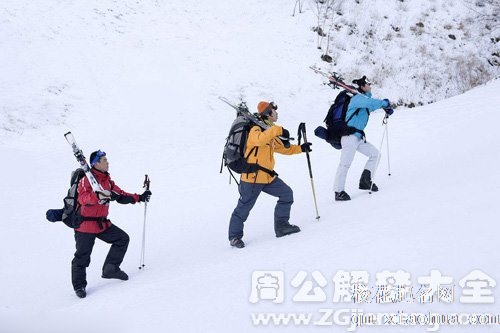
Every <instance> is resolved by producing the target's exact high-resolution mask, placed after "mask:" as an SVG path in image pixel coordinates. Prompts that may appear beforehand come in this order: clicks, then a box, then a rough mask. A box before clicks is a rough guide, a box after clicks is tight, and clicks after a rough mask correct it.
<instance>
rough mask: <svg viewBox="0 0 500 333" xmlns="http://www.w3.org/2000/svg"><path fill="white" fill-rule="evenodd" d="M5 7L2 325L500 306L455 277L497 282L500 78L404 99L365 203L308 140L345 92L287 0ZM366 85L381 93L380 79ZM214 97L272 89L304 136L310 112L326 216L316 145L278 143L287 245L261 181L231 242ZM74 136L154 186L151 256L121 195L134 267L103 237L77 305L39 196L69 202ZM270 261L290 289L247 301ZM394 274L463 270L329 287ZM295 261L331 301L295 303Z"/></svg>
mask: <svg viewBox="0 0 500 333" xmlns="http://www.w3.org/2000/svg"><path fill="white" fill-rule="evenodd" d="M7 3H8V4H9V5H8V6H7V7H5V8H3V9H2V10H3V11H2V15H3V16H2V17H3V20H2V22H1V24H4V25H6V26H10V25H12V26H15V27H16V29H12V30H7V31H9V32H10V34H9V33H4V34H5V36H4V37H5V38H3V40H4V41H5V42H4V43H5V44H7V46H8V48H4V49H5V52H3V54H2V55H1V57H2V59H3V61H0V63H1V66H2V67H1V71H2V73H3V74H2V76H3V78H2V79H1V81H0V82H1V85H0V88H1V90H0V98H2V108H3V111H4V112H2V113H1V116H2V118H1V119H2V130H1V132H0V155H1V156H2V167H1V168H0V170H1V171H2V172H1V174H2V175H3V176H2V182H1V183H2V185H3V188H4V190H3V191H2V193H3V194H2V200H1V201H0V211H2V212H3V213H4V218H3V221H4V222H3V225H2V228H3V233H2V234H3V235H4V237H3V240H2V242H0V253H1V255H0V264H1V266H0V267H1V270H0V295H1V297H0V332H2V333H3V332H9V333H10V332H11V333H16V332H22V333H26V332H34V331H36V332H56V333H58V332H68V331H72V332H80V331H81V332H84V331H85V332H88V331H91V330H93V331H94V332H104V331H109V330H110V329H113V330H117V331H118V330H121V332H126V333H129V332H137V331H142V332H152V333H156V332H201V331H204V332H230V331H232V330H239V331H241V332H253V331H265V332H274V331H287V332H296V331H311V330H314V331H316V330H317V331H321V330H323V331H327V330H328V331H334V332H337V331H338V332H342V331H346V327H341V326H337V325H335V326H328V327H321V326H319V325H313V324H312V323H311V324H310V325H294V324H288V325H278V327H277V326H274V325H272V324H268V325H260V326H258V325H255V324H253V323H252V320H251V318H252V317H251V315H252V314H255V313H268V312H275V313H313V314H314V318H315V319H316V320H318V319H319V318H320V317H321V313H319V309H325V308H327V309H334V310H338V309H345V308H349V309H363V310H364V311H371V312H397V311H405V312H424V313H426V312H428V311H433V312H440V313H455V312H459V313H475V312H481V313H492V314H500V309H499V307H498V305H497V304H498V299H499V298H500V293H499V292H498V287H496V289H495V288H492V290H493V295H494V297H495V298H496V302H495V303H494V304H477V305H474V304H462V303H461V302H460V300H459V298H460V296H462V292H463V289H462V288H461V287H460V285H459V281H460V280H461V279H462V278H464V277H466V276H467V275H468V274H469V273H470V272H471V271H473V270H475V269H478V270H481V271H483V272H484V273H486V274H487V275H488V276H489V277H491V278H492V279H494V280H496V281H500V268H499V267H498V266H497V263H498V261H499V259H500V256H499V254H498V249H497V247H498V246H497V233H498V231H499V228H498V226H497V222H496V219H497V218H498V215H499V213H500V208H499V206H498V204H497V201H498V195H497V193H498V191H499V190H500V182H499V181H498V170H497V165H498V157H497V156H496V153H497V152H498V151H499V150H500V144H499V140H498V139H499V135H498V131H497V124H498V123H499V120H500V116H499V115H498V105H499V103H500V96H499V94H498V91H499V90H500V81H498V80H496V81H492V82H489V83H488V84H486V85H485V86H481V87H478V88H475V89H473V90H472V91H470V92H468V93H466V94H464V95H460V96H456V97H453V98H450V99H447V100H443V101H440V102H438V103H435V104H431V105H428V106H425V107H420V108H416V109H403V108H400V109H398V110H397V111H396V113H395V114H394V116H393V117H391V119H390V121H389V125H388V126H389V128H388V130H389V139H390V141H389V143H390V167H391V174H392V175H391V176H390V177H389V176H388V175H387V174H388V163H387V148H386V146H385V143H384V148H383V158H382V160H381V163H380V168H379V172H378V174H377V176H376V177H377V181H376V182H377V184H378V186H379V187H380V192H378V193H376V194H372V195H369V194H368V193H366V192H361V191H359V190H357V186H356V185H357V181H358V178H359V174H360V173H361V171H362V169H363V163H364V158H362V157H361V156H357V157H356V159H355V161H354V163H353V166H352V168H351V171H350V174H349V178H348V183H347V191H348V192H349V193H350V194H351V196H352V198H353V200H352V201H351V202H346V203H335V202H334V201H333V194H332V185H333V175H334V172H335V170H336V166H337V163H338V159H339V151H336V150H334V149H332V148H331V147H329V146H328V145H327V144H326V143H324V142H322V141H320V140H317V139H316V138H315V137H314V136H313V134H312V132H313V129H314V127H315V126H317V125H320V124H321V122H322V120H323V118H324V114H325V113H326V111H327V109H328V106H329V103H331V101H332V100H333V98H334V96H335V95H334V93H333V92H332V91H331V89H330V88H328V87H325V86H323V85H322V84H321V83H322V81H321V77H320V76H318V75H315V74H314V73H312V71H311V70H309V69H308V66H310V65H313V64H314V60H311V59H316V58H317V55H316V51H315V49H314V47H312V45H314V43H315V39H314V36H311V35H309V34H308V32H307V27H308V26H309V24H310V22H309V21H308V20H309V19H311V18H309V19H307V17H306V16H304V15H302V16H299V17H298V18H297V17H295V18H293V17H291V16H290V13H289V11H288V10H286V11H285V10H283V8H285V7H286V8H287V9H288V8H290V12H291V8H292V7H291V3H290V2H288V1H276V2H274V1H273V2H267V1H259V0H255V1H246V2H244V3H242V2H238V3H237V2H230V3H228V2H225V1H211V2H210V4H208V3H207V4H204V3H199V2H197V3H187V4H184V3H183V4H182V5H175V4H177V3H178V2H175V1H173V2H172V3H171V4H169V5H162V4H161V3H159V2H157V3H155V4H150V5H145V4H136V3H134V4H132V3H129V2H123V3H113V4H109V5H108V4H103V3H101V2H99V1H91V2H87V3H86V4H85V5H84V4H67V3H65V2H58V1H53V2H51V3H52V4H53V5H52V6H42V5H38V6H36V5H33V6H31V5H28V3H27V2H26V3H25V4H23V2H16V1H10V2H7ZM179 3H180V2H179ZM249 13H251V14H249ZM33 17H36V18H37V19H36V20H35V19H32V18H33ZM29 19H31V20H32V21H30V20H29ZM4 31H5V30H4ZM374 94H375V96H378V97H382V98H383V97H386V96H383V95H380V94H379V93H378V92H377V86H375V87H374ZM219 95H223V96H226V97H228V98H230V99H232V100H235V101H237V100H238V99H239V98H240V97H243V98H244V99H245V100H246V101H247V102H248V104H249V106H251V107H255V105H256V104H257V102H258V101H259V100H262V99H269V100H274V101H276V102H277V103H278V105H279V116H280V119H279V121H278V123H280V124H282V125H283V126H285V127H286V128H288V129H289V130H290V132H292V133H293V132H295V131H296V130H295V129H296V128H297V125H298V124H299V122H301V121H305V122H306V123H307V125H308V132H309V139H310V141H312V142H313V152H312V153H311V159H312V165H313V172H314V181H315V186H316V194H317V198H318V207H319V212H320V215H321V219H320V221H319V222H316V221H315V219H314V217H315V211H314V204H313V199H312V195H311V188H310V180H309V176H308V171H307V164H306V158H305V156H291V157H289V156H277V168H276V169H277V171H278V172H279V174H280V176H281V177H282V178H283V179H284V180H285V181H286V182H287V183H288V184H289V185H290V186H291V187H292V188H293V190H294V196H295V203H294V206H293V208H292V220H291V222H292V223H294V224H297V225H299V226H300V227H301V228H302V232H301V233H299V234H296V235H292V236H289V237H284V238H281V239H276V238H275V237H274V233H273V221H272V212H273V207H274V204H275V200H274V199H273V198H271V197H268V196H265V195H263V196H262V197H261V198H260V199H259V201H258V202H257V204H256V206H255V207H254V209H253V210H252V214H251V215H250V218H249V219H248V221H247V223H246V227H245V237H244V240H245V242H246V243H247V247H246V248H245V249H243V250H236V249H232V248H230V247H229V245H228V241H227V226H228V222H229V216H230V214H231V212H232V209H233V208H234V206H235V204H236V201H237V197H238V193H237V188H236V186H235V185H234V184H231V185H229V184H228V178H229V177H228V175H227V173H224V174H223V175H220V174H219V173H218V169H219V166H220V157H221V154H222V147H223V144H224V139H225V136H226V134H227V131H228V128H229V125H230V124H231V122H232V120H233V117H234V113H233V111H232V110H231V109H230V108H228V107H227V106H226V105H224V104H222V103H221V102H220V101H218V99H217V97H218V96H219ZM381 122H382V114H381V113H375V114H373V115H372V117H371V120H370V124H369V126H368V128H367V131H366V132H367V135H368V139H369V141H371V142H373V143H374V144H375V145H376V146H378V145H379V144H380V142H381V139H382V134H383V132H384V127H383V126H381ZM68 130H71V131H72V132H73V133H74V135H75V137H76V139H77V141H78V142H79V143H80V145H81V146H82V148H83V150H84V153H86V154H87V155H88V154H90V152H92V151H93V150H96V149H102V150H104V151H106V152H107V153H108V159H109V161H110V167H111V169H110V172H111V174H112V176H113V179H114V180H115V181H116V182H117V184H119V185H120V186H121V187H122V188H124V189H125V190H128V191H131V192H134V191H135V192H140V191H142V189H141V186H142V180H143V177H144V174H145V173H147V174H149V176H150V177H151V189H152V191H153V198H152V201H151V203H150V204H149V205H148V222H147V243H146V269H145V270H144V271H140V270H138V269H137V266H138V264H139V256H140V247H141V236H142V222H143V213H144V208H143V206H142V205H136V206H119V205H115V206H113V207H111V215H110V217H111V219H112V220H113V221H114V222H115V223H116V224H117V225H118V226H120V227H122V228H123V229H124V230H126V231H127V232H128V233H129V235H130V236H131V239H132V240H131V243H130V247H129V251H128V253H127V256H126V258H125V261H124V263H123V265H122V268H123V269H124V270H125V271H126V272H127V273H129V275H130V280H129V281H127V282H117V281H109V280H103V279H101V278H100V269H101V264H102V261H103V260H104V258H105V255H106V253H107V250H108V246H107V245H105V244H103V243H101V242H97V243H96V246H95V248H94V253H93V256H92V263H91V266H90V268H89V269H88V282H89V285H88V297H87V298H86V299H84V300H81V299H77V298H76V297H75V295H74V293H73V290H72V287H71V282H70V261H71V259H72V255H73V252H74V240H73V235H72V231H71V230H69V229H68V228H66V227H65V226H64V225H62V224H56V225H52V224H49V223H48V222H46V221H45V219H44V214H45V211H46V209H47V208H56V207H58V206H59V205H60V204H61V198H62V197H63V196H64V194H65V191H66V189H67V186H68V181H69V173H70V171H71V170H72V169H74V168H75V167H76V162H75V160H74V158H73V157H72V156H71V150H70V147H69V146H68V145H67V143H66V142H65V140H64V138H63V134H64V133H65V132H66V131H68ZM268 270H269V271H281V272H283V274H284V279H283V281H281V282H282V283H281V284H280V285H281V286H282V287H283V288H284V290H283V291H284V298H283V303H280V304H272V303H271V302H270V301H268V300H261V301H259V302H257V303H256V304H253V303H251V302H250V296H251V291H252V290H253V287H255V286H253V285H252V274H253V273H254V272H256V271H268ZM384 270H389V271H394V272H395V271H398V270H404V271H406V272H408V273H410V274H411V282H412V284H413V286H414V288H416V289H418V288H417V286H418V285H419V284H418V278H419V277H423V276H428V275H429V274H430V272H431V271H432V270H439V271H440V272H441V273H442V274H443V275H446V276H450V277H452V278H453V282H452V283H451V284H452V285H454V292H455V298H454V301H453V302H452V304H444V303H442V302H441V303H438V302H436V301H435V302H434V303H431V304H420V303H418V302H414V303H411V304H406V303H396V304H391V305H389V304H376V303H372V304H353V303H337V302H334V301H333V299H334V297H335V284H334V282H333V278H334V276H335V274H336V273H337V272H339V271H348V272H351V271H366V272H367V273H368V274H369V281H368V285H369V286H371V287H374V286H375V283H376V274H377V273H379V272H382V271H384ZM300 271H306V272H307V273H308V276H307V280H308V281H311V282H313V285H314V286H315V287H318V286H319V287H322V288H321V289H322V290H323V292H324V294H325V295H326V300H323V301H318V302H313V303H310V302H300V301H294V300H293V297H294V296H296V295H297V294H298V292H299V290H301V287H303V286H305V284H303V285H301V286H298V287H294V286H292V280H293V278H294V277H296V276H298V273H299V272H300ZM313 271H319V272H320V273H321V274H322V275H323V276H324V277H325V278H326V282H327V284H326V286H321V284H318V281H315V280H313V279H312V276H311V274H312V273H313ZM299 277H300V275H299ZM320 282H321V281H320ZM491 287H493V286H492V285H491ZM359 331H361V332H363V331H366V332H371V331H373V332H375V331H376V332H378V331H384V332H385V331H387V332H395V331H398V332H422V331H425V327H403V328H402V327H363V328H359ZM451 331H453V332H456V331H459V332H476V331H477V332H484V331H488V332H496V331H498V325H496V326H473V327H471V326H466V327H453V328H451V327H449V326H442V327H441V332H451Z"/></svg>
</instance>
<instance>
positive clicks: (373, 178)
mask: <svg viewBox="0 0 500 333" xmlns="http://www.w3.org/2000/svg"><path fill="white" fill-rule="evenodd" d="M388 119H389V116H388V115H387V114H386V115H385V117H384V120H382V125H385V128H384V134H382V140H381V141H380V146H379V149H378V157H377V163H376V164H375V170H374V171H373V175H372V183H371V185H370V191H368V193H369V194H372V187H373V184H374V183H375V175H376V174H377V169H378V165H379V162H380V155H381V151H382V145H383V144H384V139H385V136H386V134H388V132H387V122H388ZM387 139H389V137H387ZM389 175H390V173H389Z"/></svg>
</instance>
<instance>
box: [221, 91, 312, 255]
mask: <svg viewBox="0 0 500 333" xmlns="http://www.w3.org/2000/svg"><path fill="white" fill-rule="evenodd" d="M277 109H278V107H277V105H275V104H274V103H273V102H271V103H269V102H264V101H263V102H260V103H259V104H258V105H257V110H258V112H259V115H260V117H261V118H262V119H263V120H264V121H265V122H266V123H267V124H268V125H270V128H268V129H266V130H263V129H262V128H260V127H259V126H257V125H255V126H253V127H252V128H251V129H250V132H249V134H248V139H247V146H246V151H245V156H248V157H247V162H248V163H250V164H252V163H255V164H258V165H259V166H261V167H262V169H260V170H258V171H256V172H252V173H242V174H241V182H240V185H239V188H238V189H239V192H240V198H239V200H238V205H237V206H236V208H235V209H234V211H233V214H232V215H231V220H230V222H229V243H230V244H231V246H234V247H237V248H242V247H245V243H244V242H243V240H242V238H243V224H244V222H245V221H246V220H247V218H248V215H249V214H250V210H251V209H252V208H253V206H254V204H255V202H256V201H257V198H258V197H259V195H260V193H261V192H264V193H267V194H269V195H272V196H273V197H277V198H278V202H277V204H276V208H275V210H274V231H275V233H276V237H282V236H285V235H289V234H293V233H296V232H299V231H300V228H299V227H298V226H296V225H292V224H290V223H289V222H288V220H289V219H290V209H291V207H292V204H293V191H292V189H291V188H290V187H289V186H288V185H287V184H285V182H283V181H282V180H281V179H280V178H279V177H278V175H277V174H276V173H275V172H274V164H275V161H274V152H277V153H280V154H284V155H293V154H300V153H302V152H306V151H307V152H309V151H311V147H310V146H311V143H308V142H307V143H304V144H302V145H301V146H298V145H290V143H289V141H288V140H283V141H282V140H281V139H280V138H279V137H282V138H285V139H287V138H289V137H290V133H289V132H288V131H287V130H286V129H284V128H283V127H281V126H277V125H275V124H274V123H275V122H276V121H277V120H278V112H277Z"/></svg>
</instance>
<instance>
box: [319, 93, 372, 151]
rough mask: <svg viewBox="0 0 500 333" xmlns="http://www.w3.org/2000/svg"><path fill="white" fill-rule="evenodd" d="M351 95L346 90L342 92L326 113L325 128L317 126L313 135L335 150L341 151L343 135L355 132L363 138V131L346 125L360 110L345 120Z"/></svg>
mask: <svg viewBox="0 0 500 333" xmlns="http://www.w3.org/2000/svg"><path fill="white" fill-rule="evenodd" d="M351 97H352V93H350V92H348V91H347V90H342V91H341V92H340V93H339V94H338V95H337V97H336V98H335V101H334V102H333V104H332V105H331V106H330V109H329V110H328V113H327V115H326V117H325V120H324V122H325V124H326V128H324V127H322V126H318V127H317V128H316V129H315V130H314V134H315V135H316V136H317V137H319V138H321V139H324V140H326V141H327V142H328V143H330V144H331V145H332V146H333V147H334V148H335V149H342V145H341V144H340V140H341V138H342V137H343V136H344V135H351V134H353V133H355V132H359V133H361V134H362V135H363V137H364V136H365V133H364V132H363V131H360V130H358V129H356V128H354V127H349V126H347V123H348V122H349V121H350V120H351V119H352V118H353V117H354V116H355V115H356V114H358V112H359V110H360V109H357V110H356V111H355V112H354V113H353V114H352V115H351V116H350V117H349V119H347V120H346V119H345V117H346V114H347V109H348V107H349V102H350V101H351Z"/></svg>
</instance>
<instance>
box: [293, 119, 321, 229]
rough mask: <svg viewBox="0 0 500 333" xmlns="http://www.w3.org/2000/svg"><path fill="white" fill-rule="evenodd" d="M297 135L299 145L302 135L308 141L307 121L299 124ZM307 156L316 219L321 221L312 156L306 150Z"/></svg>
mask: <svg viewBox="0 0 500 333" xmlns="http://www.w3.org/2000/svg"><path fill="white" fill-rule="evenodd" d="M297 136H298V140H299V145H300V139H301V138H302V136H304V143H306V142H307V135H306V124H305V123H300V124H299V129H298V131H297ZM306 157H307V166H308V168H309V177H310V179H311V188H312V193H313V198H314V207H315V208H316V220H318V221H319V213H318V204H317V202H316V191H315V190H314V181H313V174H312V168H311V158H310V157H309V152H308V151H306Z"/></svg>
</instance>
